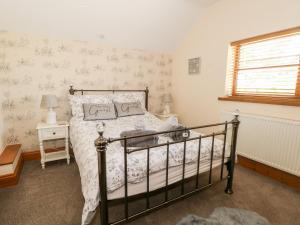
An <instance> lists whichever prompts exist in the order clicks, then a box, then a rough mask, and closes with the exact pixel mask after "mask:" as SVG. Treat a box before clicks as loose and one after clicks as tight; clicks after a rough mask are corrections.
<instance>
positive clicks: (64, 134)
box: [36, 122, 70, 169]
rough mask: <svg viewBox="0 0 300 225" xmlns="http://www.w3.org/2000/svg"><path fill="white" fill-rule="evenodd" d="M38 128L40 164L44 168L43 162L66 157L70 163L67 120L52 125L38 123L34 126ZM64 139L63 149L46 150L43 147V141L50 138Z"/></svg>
mask: <svg viewBox="0 0 300 225" xmlns="http://www.w3.org/2000/svg"><path fill="white" fill-rule="evenodd" d="M36 129H37V130H38V137H39V144H40V152H41V165H42V168H43V169H45V163H46V162H50V161H54V160H60V159H67V163H68V164H69V163H70V154H69V124H68V122H58V123H57V124H54V125H49V124H47V123H39V124H38V125H37V127H36ZM58 139H64V140H65V149H64V150H58V151H55V152H46V151H45V148H44V141H50V140H58Z"/></svg>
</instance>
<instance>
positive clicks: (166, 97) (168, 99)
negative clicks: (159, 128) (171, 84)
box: [162, 94, 172, 115]
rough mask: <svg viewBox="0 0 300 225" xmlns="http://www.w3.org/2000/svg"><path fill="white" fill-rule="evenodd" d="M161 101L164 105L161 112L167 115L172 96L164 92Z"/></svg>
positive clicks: (169, 111) (169, 110)
mask: <svg viewBox="0 0 300 225" xmlns="http://www.w3.org/2000/svg"><path fill="white" fill-rule="evenodd" d="M162 103H163V105H164V110H163V114H164V115H167V114H170V113H171V103H172V96H171V94H164V95H163V96H162Z"/></svg>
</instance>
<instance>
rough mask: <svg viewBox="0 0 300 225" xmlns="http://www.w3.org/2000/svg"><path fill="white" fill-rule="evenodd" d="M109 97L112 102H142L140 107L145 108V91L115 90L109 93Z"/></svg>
mask: <svg viewBox="0 0 300 225" xmlns="http://www.w3.org/2000/svg"><path fill="white" fill-rule="evenodd" d="M109 98H110V99H111V100H112V101H113V102H137V101H139V102H140V103H141V104H142V108H143V109H144V110H145V93H144V92H117V93H114V94H110V95H109Z"/></svg>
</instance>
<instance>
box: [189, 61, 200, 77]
mask: <svg viewBox="0 0 300 225" xmlns="http://www.w3.org/2000/svg"><path fill="white" fill-rule="evenodd" d="M200 65H201V58H200V57H197V58H191V59H189V60H188V72H189V75H199V74H200Z"/></svg>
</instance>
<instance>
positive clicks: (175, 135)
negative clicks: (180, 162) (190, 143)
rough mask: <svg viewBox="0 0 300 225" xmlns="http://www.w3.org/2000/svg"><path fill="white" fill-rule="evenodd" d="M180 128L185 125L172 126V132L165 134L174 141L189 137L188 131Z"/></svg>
mask: <svg viewBox="0 0 300 225" xmlns="http://www.w3.org/2000/svg"><path fill="white" fill-rule="evenodd" d="M182 129H185V127H183V126H181V125H179V126H174V127H172V129H170V130H174V132H170V133H168V134H167V136H169V137H170V138H172V139H173V140H174V141H182V140H183V139H184V138H189V136H190V131H189V130H182ZM176 130H177V131H176Z"/></svg>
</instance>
